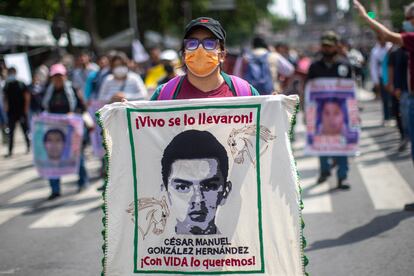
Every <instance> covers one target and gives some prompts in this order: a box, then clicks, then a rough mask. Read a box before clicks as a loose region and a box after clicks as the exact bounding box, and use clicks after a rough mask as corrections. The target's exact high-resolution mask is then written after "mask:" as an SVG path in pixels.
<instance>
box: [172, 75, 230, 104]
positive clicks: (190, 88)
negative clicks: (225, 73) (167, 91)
mask: <svg viewBox="0 0 414 276" xmlns="http://www.w3.org/2000/svg"><path fill="white" fill-rule="evenodd" d="M220 97H233V93H232V91H231V90H230V87H229V86H228V85H227V83H226V82H224V81H223V83H222V84H221V85H220V86H219V87H217V88H216V89H214V90H211V91H209V92H203V91H201V90H200V89H198V88H197V87H195V86H194V85H192V84H191V83H190V82H189V81H188V79H187V78H184V80H183V83H182V85H181V88H180V91H179V92H178V95H177V98H176V99H199V98H220Z"/></svg>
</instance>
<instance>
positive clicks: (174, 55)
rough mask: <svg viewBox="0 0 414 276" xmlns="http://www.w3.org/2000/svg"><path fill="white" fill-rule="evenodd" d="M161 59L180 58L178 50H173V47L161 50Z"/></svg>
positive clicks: (172, 59) (171, 59) (173, 59)
mask: <svg viewBox="0 0 414 276" xmlns="http://www.w3.org/2000/svg"><path fill="white" fill-rule="evenodd" d="M160 59H161V60H168V61H175V60H177V59H178V54H177V52H176V51H174V50H171V49H169V50H164V51H162V52H161V55H160Z"/></svg>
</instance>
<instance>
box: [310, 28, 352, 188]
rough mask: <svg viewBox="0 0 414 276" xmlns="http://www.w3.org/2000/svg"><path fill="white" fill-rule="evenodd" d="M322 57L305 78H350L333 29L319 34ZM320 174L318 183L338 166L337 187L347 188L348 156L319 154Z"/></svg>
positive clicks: (347, 63) (350, 70)
mask: <svg viewBox="0 0 414 276" xmlns="http://www.w3.org/2000/svg"><path fill="white" fill-rule="evenodd" d="M320 43H321V55H322V57H321V58H320V59H319V60H317V61H315V62H313V63H312V64H311V66H310V67H309V71H308V76H307V80H308V81H309V80H312V79H316V78H345V79H350V78H352V68H351V65H350V64H349V62H348V61H347V60H346V59H344V58H342V57H340V56H339V55H338V50H339V48H338V46H339V36H338V35H337V34H336V33H335V32H333V31H326V32H324V33H323V34H322V36H321V40H320ZM319 161H320V176H319V179H318V183H323V182H325V181H326V180H327V179H328V177H329V176H330V175H331V167H333V165H334V164H336V165H337V166H338V171H337V178H338V182H337V183H338V189H343V190H347V189H349V188H350V185H349V183H348V181H347V178H348V158H347V157H346V156H320V157H319Z"/></svg>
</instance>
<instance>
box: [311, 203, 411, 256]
mask: <svg viewBox="0 0 414 276" xmlns="http://www.w3.org/2000/svg"><path fill="white" fill-rule="evenodd" d="M410 217H414V212H405V211H398V212H394V213H390V214H386V215H383V216H378V217H375V218H374V219H372V220H371V221H370V222H368V223H367V224H365V225H362V226H360V227H358V228H355V229H352V230H351V231H349V232H346V233H344V234H343V235H342V236H339V237H338V238H336V239H328V240H322V241H316V242H314V243H312V244H311V245H310V246H309V247H308V248H306V250H305V251H312V250H318V249H324V248H331V247H336V246H342V245H347V244H352V243H357V242H360V241H363V240H366V239H369V238H372V237H375V236H378V235H380V234H381V233H384V232H386V231H388V230H391V229H393V228H394V227H396V226H397V225H398V224H399V223H400V222H401V221H403V220H405V219H408V218H410Z"/></svg>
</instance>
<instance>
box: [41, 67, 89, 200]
mask: <svg viewBox="0 0 414 276" xmlns="http://www.w3.org/2000/svg"><path fill="white" fill-rule="evenodd" d="M49 76H50V84H49V85H48V87H47V88H46V91H45V95H44V97H43V100H42V106H43V109H44V110H45V111H46V112H49V113H55V114H71V113H78V114H82V113H83V112H85V110H86V106H85V104H84V103H83V101H82V99H81V98H80V97H79V95H78V92H77V90H76V89H75V88H74V87H73V86H72V83H71V82H70V81H68V79H67V70H66V68H65V66H64V65H63V64H61V63H57V64H54V65H52V66H51V67H50V73H49ZM83 142H85V141H83ZM49 184H50V188H51V194H50V196H49V197H48V200H53V199H55V198H58V197H60V195H61V194H60V178H51V179H49ZM88 185H89V179H88V173H87V171H86V167H85V157H84V145H82V149H81V157H80V166H79V179H78V192H82V191H84V190H85V189H86V188H87V187H88Z"/></svg>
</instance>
